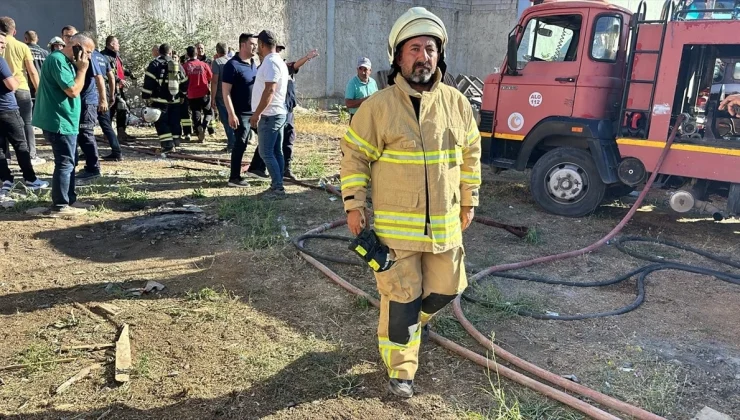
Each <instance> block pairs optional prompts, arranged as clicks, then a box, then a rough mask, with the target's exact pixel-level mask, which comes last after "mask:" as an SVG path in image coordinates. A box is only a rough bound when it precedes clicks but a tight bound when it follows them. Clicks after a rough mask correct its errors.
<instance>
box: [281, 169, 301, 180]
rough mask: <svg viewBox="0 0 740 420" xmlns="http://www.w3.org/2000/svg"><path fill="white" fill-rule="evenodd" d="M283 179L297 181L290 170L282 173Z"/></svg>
mask: <svg viewBox="0 0 740 420" xmlns="http://www.w3.org/2000/svg"><path fill="white" fill-rule="evenodd" d="M283 178H288V179H292V180H294V181H295V180H296V179H298V177H296V176H295V174H294V173H293V171H292V170H290V168H288V169H286V170H285V172H283Z"/></svg>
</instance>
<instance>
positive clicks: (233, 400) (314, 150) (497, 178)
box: [0, 117, 740, 420]
mask: <svg viewBox="0 0 740 420" xmlns="http://www.w3.org/2000/svg"><path fill="white" fill-rule="evenodd" d="M343 130H344V127H342V126H341V125H339V124H334V123H332V122H331V121H327V120H326V119H323V118H315V117H302V118H300V119H299V120H298V132H299V135H298V142H297V148H296V154H297V158H296V159H297V162H296V172H297V173H298V175H299V176H300V177H302V178H305V179H308V180H309V181H308V182H311V183H313V184H316V185H318V184H319V182H320V179H321V178H322V177H326V178H329V177H330V176H331V175H333V174H335V173H336V172H337V170H338V158H339V153H338V144H339V143H338V142H339V140H338V139H339V137H340V136H341V134H342V132H343ZM135 133H136V134H137V135H139V136H141V137H142V138H141V139H140V142H142V143H148V142H153V135H154V132H153V130H152V129H148V128H142V129H136V130H135ZM39 142H40V148H39V149H40V154H41V156H42V157H45V158H47V159H50V158H51V150H50V148H49V146H48V145H46V144H43V142H42V141H41V140H39ZM152 145H153V143H152ZM223 147H224V143H223V138H221V136H219V135H217V136H216V138H215V139H211V141H209V142H207V143H206V144H205V145H192V144H189V145H186V146H185V150H184V151H185V152H192V153H197V154H201V155H208V156H211V157H220V158H223V159H224V160H227V159H228V156H227V155H225V154H222V153H221V152H220V150H221V149H222V148H223ZM103 150H104V151H107V149H106V148H105V147H103ZM252 150H253V147H249V149H248V155H247V156H246V157H245V161H248V160H249V157H250V156H251V155H249V152H251V151H252ZM125 158H126V160H125V161H124V162H120V163H105V164H104V165H103V177H102V178H100V179H99V180H97V181H96V182H95V183H93V184H92V185H88V186H81V187H80V188H79V189H78V192H79V194H80V200H81V201H84V202H86V203H90V204H94V205H95V207H94V208H93V210H92V211H91V212H90V213H89V214H88V215H85V216H83V217H80V218H77V219H73V220H68V219H48V218H40V217H36V216H30V215H28V214H26V212H25V211H26V210H27V209H29V208H32V207H38V206H43V205H47V204H48V200H49V197H48V194H47V195H44V194H42V195H41V196H39V197H35V196H27V197H20V198H19V200H20V201H19V202H18V203H17V204H16V206H15V207H14V208H10V209H6V210H0V222H2V225H3V226H4V229H2V234H0V239H1V240H2V242H3V247H4V249H3V250H0V254H2V256H3V260H2V265H0V343H2V344H0V365H1V366H7V365H12V364H16V363H23V364H25V363H33V362H48V361H53V360H57V359H62V358H73V359H74V360H73V361H69V362H58V363H48V364H37V365H33V366H31V367H29V368H26V369H17V370H0V418H8V419H14V420H15V419H19V420H20V419H58V418H64V419H106V418H107V419H144V418H151V419H206V418H239V419H242V418H249V419H251V418H286V419H287V418H290V419H294V418H298V419H300V418H306V419H309V418H310V419H318V418H322V419H323V418H337V419H345V418H377V419H386V418H388V419H390V418H429V419H432V418H433V419H438V418H469V419H480V418H493V419H498V418H501V419H509V418H511V419H516V418H523V419H578V418H582V417H581V416H580V415H579V414H578V413H576V412H573V411H571V410H569V409H567V408H564V407H562V406H560V405H558V404H557V403H554V402H552V401H548V400H546V399H544V398H542V397H540V396H538V395H536V394H534V393H531V392H529V391H527V390H526V389H523V388H522V387H519V386H517V385H515V384H513V383H511V382H508V381H505V380H503V379H502V380H501V382H500V383H499V381H498V380H497V378H496V377H495V374H493V375H491V374H488V373H487V372H485V371H484V370H482V369H481V368H479V367H477V366H476V365H473V364H472V363H470V362H468V361H465V360H462V359H460V358H459V357H457V356H455V355H452V354H450V353H448V352H446V351H445V350H442V349H441V348H439V347H436V346H435V345H433V344H429V343H428V344H425V345H424V346H423V348H422V356H421V364H420V369H419V374H418V378H417V381H416V383H417V391H418V396H417V397H415V398H413V399H411V400H409V401H399V400H396V399H393V398H390V397H388V396H387V395H386V392H385V373H384V369H383V368H382V362H381V360H380V358H379V357H378V354H377V350H376V338H375V328H376V319H377V314H376V311H375V310H374V309H372V307H368V305H367V302H365V301H362V300H358V299H355V298H353V297H352V296H351V295H349V294H347V293H346V292H344V291H343V290H342V289H340V288H338V287H336V286H335V285H333V284H332V283H330V282H329V281H328V280H327V279H326V277H324V276H323V275H322V274H321V273H319V272H318V271H317V270H316V269H315V268H313V267H312V266H310V265H309V264H307V263H306V262H305V261H304V260H303V259H301V258H300V257H299V256H298V255H297V254H296V251H295V249H294V248H293V247H292V245H291V244H290V242H289V239H288V238H286V237H285V234H287V235H288V236H289V237H290V238H293V237H295V236H297V235H300V234H301V233H303V232H305V231H306V230H308V229H310V228H313V227H316V226H319V225H321V224H322V223H324V222H327V221H331V220H335V219H337V218H340V217H342V215H343V212H342V209H341V203H340V202H339V201H337V200H335V199H334V198H332V197H331V196H330V195H328V194H326V193H325V192H322V191H317V190H313V189H309V188H305V187H301V186H295V185H288V187H287V190H288V198H287V199H286V200H284V201H279V202H265V201H264V200H261V199H260V194H261V192H262V191H264V190H265V189H266V187H267V185H266V184H265V183H262V182H258V181H255V182H254V183H253V186H251V187H250V188H247V189H245V190H236V189H230V188H226V187H225V184H226V175H227V174H226V173H225V172H224V171H225V170H226V168H219V167H216V166H211V165H207V164H201V163H195V162H189V161H181V160H177V161H176V160H169V159H162V158H155V157H152V156H146V155H142V154H137V153H133V152H126V153H125ZM52 169H53V165H52V164H45V165H43V166H41V167H39V172H40V176H41V177H42V178H50V174H51V171H52ZM484 178H485V183H484V186H483V190H482V194H481V195H482V197H483V198H482V205H481V207H480V208H479V214H481V215H485V216H489V217H493V218H495V219H496V220H498V221H501V222H505V223H511V224H516V225H527V226H529V227H530V228H533V230H534V231H535V233H534V234H531V235H530V237H529V238H528V239H527V240H521V239H517V238H515V237H513V236H511V235H509V234H507V233H506V232H504V231H501V230H498V229H493V228H489V227H484V226H482V225H474V227H473V228H472V229H470V230H468V231H467V232H466V234H465V244H466V250H467V256H468V261H467V265H468V270H469V272H475V271H477V270H479V269H481V268H484V267H486V266H489V265H492V264H499V263H503V262H512V261H520V260H523V259H527V258H531V257H535V256H540V255H547V254H551V253H554V252H561V251H565V250H570V249H575V248H579V247H582V246H585V245H588V244H590V243H592V242H593V241H595V240H596V239H598V238H600V237H601V236H603V235H604V234H605V233H606V232H608V231H609V230H610V229H611V228H612V227H613V226H614V225H616V223H617V222H618V220H619V219H620V218H621V217H622V216H623V215H624V214H625V213H626V211H627V209H626V206H623V205H622V206H619V205H616V204H615V205H612V206H606V207H603V208H601V209H600V210H599V211H598V212H597V213H596V214H594V215H592V216H590V217H586V218H581V219H565V218H560V217H555V216H551V215H548V214H545V213H543V212H542V211H540V210H539V209H538V208H537V207H536V205H535V204H534V203H533V202H532V201H531V199H530V198H529V194H528V190H527V187H526V178H525V176H524V175H523V174H516V173H503V174H499V175H494V174H493V173H490V172H487V173H486V174H485V176H484ZM664 194H665V193H664V192H660V191H659V192H657V193H656V194H654V195H653V196H652V198H651V204H653V205H652V206H646V207H644V208H643V209H642V210H644V211H640V212H638V213H637V215H636V216H635V218H634V219H633V221H632V222H631V223H630V224H629V225H628V227H627V228H626V230H625V234H633V235H644V236H649V237H654V238H655V237H660V238H666V239H673V240H677V241H679V242H682V243H685V244H688V245H692V246H694V247H698V248H701V249H704V250H707V251H711V252H715V253H717V254H719V255H723V256H733V255H735V254H736V253H737V250H738V244H739V243H740V242H739V241H738V239H740V238H739V237H738V235H740V228H739V227H738V224H737V223H738V221H729V222H728V223H714V222H711V221H709V220H707V219H704V218H703V217H702V216H696V215H691V216H689V217H683V218H681V217H679V216H677V215H676V214H674V213H670V212H668V211H666V210H665V207H664V206H662V197H663V196H664ZM186 205H187V206H197V207H196V210H197V209H200V210H202V213H192V212H185V213H165V212H163V211H162V209H163V208H170V209H172V208H184V206H186ZM188 208H189V209H190V211H192V210H193V209H194V207H188ZM165 211H166V210H165ZM733 222H734V223H733ZM332 233H338V234H344V235H346V234H347V232H346V230H342V229H338V232H332ZM309 246H310V247H312V249H316V250H319V251H323V252H326V253H333V254H336V255H343V256H349V252H348V251H346V246H345V245H344V244H343V243H340V242H331V243H327V242H320V241H316V242H309ZM645 249H646V250H649V251H650V252H653V253H656V254H658V255H661V256H663V257H664V258H666V259H678V260H681V261H683V262H688V263H694V264H701V265H706V266H708V267H715V268H718V267H717V265H716V264H715V263H710V262H707V261H705V260H704V259H702V258H699V257H696V256H694V255H691V254H688V253H685V252H683V251H677V250H673V249H668V248H664V247H650V246H648V247H647V248H645ZM645 264H646V263H645V262H643V261H640V260H637V259H634V258H632V257H628V256H626V255H624V254H622V253H620V252H619V251H618V250H616V249H613V247H612V246H610V247H607V248H605V249H603V250H601V251H598V252H596V253H593V254H590V255H587V256H584V257H580V258H576V259H573V260H569V261H565V262H560V263H555V264H551V265H548V266H542V267H534V268H532V269H531V270H527V271H526V272H527V273H530V274H537V275H540V276H549V277H556V278H561V279H567V280H571V281H592V280H597V279H607V278H612V277H615V276H616V275H618V274H621V273H624V272H626V271H629V270H630V269H632V268H635V267H640V266H642V265H645ZM329 265H330V266H331V267H332V268H333V269H335V270H336V271H337V272H339V273H340V274H341V275H343V276H344V277H345V278H347V279H348V280H350V281H351V282H352V283H353V284H355V285H357V286H359V287H361V288H363V289H364V290H367V291H371V292H372V291H374V282H373V278H372V276H371V275H370V272H369V271H368V270H365V269H362V268H358V267H350V266H342V265H339V264H329ZM721 269H722V270H726V267H721ZM149 280H155V281H157V282H159V283H161V284H163V285H165V289H164V290H163V291H161V292H154V293H148V294H143V295H141V296H135V295H133V294H132V293H131V292H130V291H128V290H129V289H132V288H138V287H142V286H143V285H144V284H145V283H146V282H147V281H149ZM478 293H485V294H486V295H487V296H489V297H491V296H492V297H493V298H494V299H496V300H497V301H498V303H503V305H497V309H486V308H482V307H480V306H477V305H474V304H470V303H464V305H463V307H464V309H465V311H466V314H467V315H468V317H469V318H470V320H471V321H473V322H474V324H475V325H476V326H477V327H478V328H479V329H480V330H481V331H483V332H484V333H486V334H492V333H495V340H496V342H497V343H498V344H500V345H501V346H503V347H504V348H506V349H508V350H510V351H512V352H513V353H515V354H517V355H519V356H521V357H523V358H524V359H526V360H529V361H532V362H534V363H536V364H538V365H540V366H542V367H544V368H546V369H548V370H551V371H553V372H555V373H557V374H561V375H575V376H576V377H577V379H578V380H579V381H580V382H581V383H583V384H585V385H587V386H590V387H593V388H595V389H597V390H600V391H602V392H605V393H607V394H610V395H614V396H616V397H618V398H621V399H623V400H626V401H628V402H631V403H634V404H637V405H640V406H642V407H643V408H646V409H649V410H652V411H654V412H656V413H658V414H661V415H663V416H665V417H666V418H669V419H688V418H690V417H691V416H692V415H693V414H694V413H696V412H698V411H699V410H700V409H701V408H702V407H703V406H705V405H709V406H711V407H713V408H715V409H717V410H719V411H722V412H725V413H727V414H729V415H731V416H734V417H736V418H740V326H738V322H737V315H736V312H737V310H736V308H738V307H740V287H738V286H735V285H732V284H729V283H725V282H722V281H720V280H717V279H715V278H711V277H707V276H700V275H696V274H689V273H685V272H680V271H660V272H656V273H654V274H652V275H651V276H649V277H648V280H647V297H646V301H645V303H644V304H643V305H642V306H641V307H639V308H638V309H637V310H635V311H632V312H630V313H627V314H625V315H620V316H615V317H608V318H600V319H594V320H588V321H570V322H563V321H539V320H535V319H532V318H527V317H521V316H517V315H514V314H513V313H512V311H511V310H509V309H507V306H517V305H518V306H521V307H525V308H527V309H530V310H532V311H536V312H544V311H551V312H557V313H561V314H574V313H590V312H599V311H606V310H611V309H615V308H617V307H620V306H623V305H625V304H627V303H629V302H631V301H632V300H633V299H634V295H635V280H634V279H630V280H628V281H626V282H624V283H621V284H618V285H613V286H608V287H603V288H590V289H584V288H572V287H562V286H545V285H540V284H536V283H531V282H523V281H516V280H504V279H490V280H487V281H486V282H485V283H484V286H481V289H480V290H478ZM97 303H108V304H113V305H115V306H117V307H118V308H119V309H120V312H119V313H118V314H117V315H108V316H104V317H101V316H91V315H89V314H87V313H86V312H83V311H82V310H81V309H79V306H78V305H84V306H85V307H87V308H93V306H94V305H95V304H97ZM76 304H78V305H76ZM93 309H94V308H93ZM94 310H95V311H96V313H98V314H101V315H102V314H103V312H99V311H98V310H97V309H94ZM122 323H127V324H128V325H129V326H130V331H131V343H132V354H133V370H132V378H131V381H130V382H129V383H127V384H125V385H119V384H117V383H116V382H115V381H114V379H113V376H114V368H113V364H112V363H111V361H112V356H111V355H112V352H111V351H110V350H105V349H104V350H99V351H79V350H78V351H72V352H69V353H66V352H65V353H60V347H61V346H70V345H82V344H99V343H110V342H113V341H115V339H116V336H117V330H118V326H119V325H121V324H122ZM434 328H435V330H436V331H438V332H440V333H441V334H442V335H444V336H446V337H448V338H451V339H453V340H455V341H458V342H460V343H464V344H465V345H467V346H468V347H469V348H471V349H474V350H475V351H479V352H481V353H485V351H484V350H482V349H481V348H480V347H478V346H476V345H475V344H474V343H473V342H472V340H471V339H470V338H468V337H467V336H466V334H465V332H464V331H463V330H462V328H461V327H460V325H459V324H458V323H457V322H456V321H454V318H453V317H452V316H451V313H450V312H449V311H448V310H445V311H444V312H443V313H442V314H440V315H439V317H438V318H437V319H436V320H435V321H434ZM96 362H98V363H103V369H100V370H96V371H93V372H92V374H91V375H90V376H89V377H87V378H85V379H83V380H81V381H79V382H77V383H75V384H73V385H72V386H71V387H70V388H69V389H67V390H66V391H65V392H64V393H61V394H55V393H54V390H55V389H56V387H58V386H59V385H60V384H62V383H63V382H64V381H66V380H67V379H69V378H70V377H72V376H73V375H74V374H76V373H77V372H79V371H80V370H81V369H82V368H84V367H86V366H89V365H90V364H92V363H96ZM499 389H500V390H502V391H503V394H505V397H501V394H500V393H499V392H498V390H499ZM501 413H504V414H501ZM517 413H518V414H517Z"/></svg>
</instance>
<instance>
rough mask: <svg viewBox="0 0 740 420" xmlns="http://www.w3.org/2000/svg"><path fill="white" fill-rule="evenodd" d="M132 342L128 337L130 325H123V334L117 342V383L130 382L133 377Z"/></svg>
mask: <svg viewBox="0 0 740 420" xmlns="http://www.w3.org/2000/svg"><path fill="white" fill-rule="evenodd" d="M130 373H131V341H130V340H129V335H128V324H123V327H122V328H121V334H120V335H119V336H118V341H116V382H128V381H129V380H130V379H131V377H130V376H129V375H130Z"/></svg>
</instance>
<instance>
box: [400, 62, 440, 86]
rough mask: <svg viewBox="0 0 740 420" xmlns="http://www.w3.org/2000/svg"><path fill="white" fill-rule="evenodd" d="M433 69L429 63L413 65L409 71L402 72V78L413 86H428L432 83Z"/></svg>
mask: <svg viewBox="0 0 740 420" xmlns="http://www.w3.org/2000/svg"><path fill="white" fill-rule="evenodd" d="M433 75H434V68H433V67H432V65H431V64H430V63H414V68H413V69H412V70H411V71H403V77H404V79H406V81H407V82H409V83H413V84H415V85H428V84H430V83H431V81H432V76H433Z"/></svg>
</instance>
